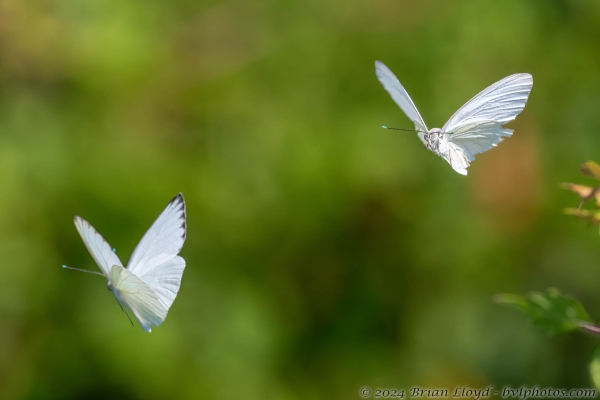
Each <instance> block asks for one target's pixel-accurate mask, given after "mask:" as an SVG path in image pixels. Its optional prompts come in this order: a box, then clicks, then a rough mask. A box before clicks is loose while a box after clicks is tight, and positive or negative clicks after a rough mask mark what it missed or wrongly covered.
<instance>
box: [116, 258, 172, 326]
mask: <svg viewBox="0 0 600 400" xmlns="http://www.w3.org/2000/svg"><path fill="white" fill-rule="evenodd" d="M109 277H110V281H111V282H112V284H113V288H112V291H113V293H114V295H115V297H116V298H117V301H118V302H119V303H121V305H123V307H125V308H127V309H129V310H131V312H132V313H133V315H134V316H135V319H136V320H137V321H138V322H139V324H140V325H141V326H142V328H143V329H144V330H145V331H146V332H150V331H151V329H150V327H151V326H159V325H160V324H161V323H162V322H163V321H164V320H165V318H166V316H167V309H166V308H165V307H164V306H163V304H162V303H161V302H160V301H159V299H158V296H157V294H156V293H155V292H154V291H153V290H152V289H151V288H150V287H149V286H148V285H147V284H146V283H145V282H144V281H143V280H141V279H140V278H139V277H137V276H135V275H134V274H133V273H131V272H130V271H128V270H127V269H125V268H123V267H122V266H120V265H114V266H113V267H112V268H111V270H110V275H109Z"/></svg>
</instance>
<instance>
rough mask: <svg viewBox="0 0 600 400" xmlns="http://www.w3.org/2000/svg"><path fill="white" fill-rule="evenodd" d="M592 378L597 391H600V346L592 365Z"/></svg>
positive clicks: (595, 351)
mask: <svg viewBox="0 0 600 400" xmlns="http://www.w3.org/2000/svg"><path fill="white" fill-rule="evenodd" d="M590 376H591V378H592V382H593V383H594V386H596V389H598V390H600V345H599V346H598V347H596V350H594V355H593V356H592V362H591V363H590Z"/></svg>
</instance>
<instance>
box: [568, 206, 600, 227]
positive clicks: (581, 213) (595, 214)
mask: <svg viewBox="0 0 600 400" xmlns="http://www.w3.org/2000/svg"><path fill="white" fill-rule="evenodd" d="M563 212H564V213H565V214H567V215H575V216H576V217H579V218H581V219H584V220H586V221H587V222H588V224H590V225H600V211H590V210H579V209H577V208H565V209H564V210H563Z"/></svg>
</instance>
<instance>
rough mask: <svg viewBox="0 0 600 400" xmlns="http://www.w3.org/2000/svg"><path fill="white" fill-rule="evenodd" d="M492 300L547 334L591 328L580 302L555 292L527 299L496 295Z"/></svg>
mask: <svg viewBox="0 0 600 400" xmlns="http://www.w3.org/2000/svg"><path fill="white" fill-rule="evenodd" d="M494 300H495V301H496V302H497V303H499V304H503V305H506V306H508V307H511V308H515V309H517V310H519V311H521V312H522V313H524V314H525V315H527V316H529V317H530V318H531V320H532V322H533V324H534V325H535V326H537V327H539V328H540V329H542V330H544V331H545V332H548V333H550V334H557V333H563V332H571V331H574V330H577V329H583V328H585V327H586V326H587V325H590V324H591V319H590V316H589V315H588V313H587V311H585V309H584V308H583V306H582V305H581V303H580V302H578V301H577V300H575V299H573V298H571V297H569V296H565V295H563V294H562V293H561V292H560V291H559V290H558V289H554V288H550V289H548V290H547V291H546V292H545V293H542V292H533V293H530V294H529V295H528V296H519V295H515V294H499V295H496V296H495V298H494Z"/></svg>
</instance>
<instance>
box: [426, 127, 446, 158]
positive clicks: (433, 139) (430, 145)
mask: <svg viewBox="0 0 600 400" xmlns="http://www.w3.org/2000/svg"><path fill="white" fill-rule="evenodd" d="M441 136H442V130H441V129H440V128H433V129H431V130H430V131H429V132H427V133H424V134H423V138H424V139H425V146H426V147H427V149H428V150H431V151H433V152H434V153H437V151H438V148H439V145H440V138H441Z"/></svg>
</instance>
